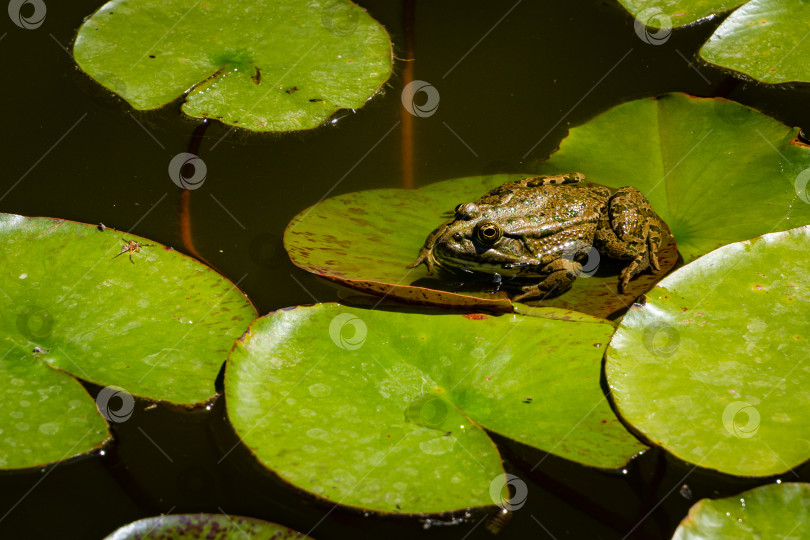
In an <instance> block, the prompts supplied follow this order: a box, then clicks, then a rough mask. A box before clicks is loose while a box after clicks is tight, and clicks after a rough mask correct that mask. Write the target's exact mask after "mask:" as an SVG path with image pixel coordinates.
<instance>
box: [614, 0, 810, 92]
mask: <svg viewBox="0 0 810 540" xmlns="http://www.w3.org/2000/svg"><path fill="white" fill-rule="evenodd" d="M619 3H621V4H622V5H623V6H624V7H625V8H626V9H627V11H629V12H630V13H631V14H632V15H633V16H634V17H635V18H636V21H635V24H636V32H638V33H639V37H640V38H641V39H642V40H643V41H645V42H647V43H650V44H653V45H656V44H659V43H663V42H665V41H666V40H667V39H668V38H669V34H670V32H671V31H672V28H673V27H678V26H683V25H687V24H692V23H695V22H698V21H700V20H702V19H707V18H712V17H713V16H714V15H716V14H720V13H724V12H727V11H730V10H732V9H734V8H737V9H735V10H734V11H733V13H731V15H729V16H728V17H727V18H726V20H725V21H723V23H722V24H721V25H720V26H719V27H718V28H717V30H715V32H714V34H712V36H711V37H710V38H709V40H708V41H707V42H706V43H705V44H704V45H703V47H702V48H701V49H700V56H701V57H702V58H703V59H704V60H706V61H707V62H711V63H713V64H716V65H718V66H720V67H722V68H726V69H730V70H733V71H736V72H739V73H742V74H744V75H746V76H748V77H751V78H753V79H756V80H759V81H762V82H765V83H771V84H776V83H787V82H794V81H795V82H810V63H808V62H807V58H808V56H810V41H807V40H805V38H806V37H807V28H808V24H810V5H808V4H807V2H806V1H805V0H750V1H748V2H745V1H741V0H619ZM738 6H740V7H738ZM645 27H646V29H645ZM649 29H654V30H653V31H650V30H649Z"/></svg>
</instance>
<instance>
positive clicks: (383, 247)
mask: <svg viewBox="0 0 810 540" xmlns="http://www.w3.org/2000/svg"><path fill="white" fill-rule="evenodd" d="M525 176H531V175H530V174H524V175H516V174H511V175H510V174H501V175H493V176H476V177H469V178H457V179H454V180H447V181H444V182H438V183H436V184H432V185H429V186H426V187H423V188H421V189H417V190H405V189H382V190H371V191H362V192H357V193H348V194H346V195H340V196H338V197H333V198H331V199H326V200H324V201H322V202H320V203H318V204H316V205H314V206H312V207H310V208H307V209H306V210H304V211H303V212H301V213H300V214H298V215H297V216H296V217H295V218H293V220H292V221H291V222H290V224H289V225H288V226H287V230H286V231H285V233H284V245H285V247H286V249H287V252H288V253H289V255H290V258H291V259H292V261H293V263H295V264H296V265H297V266H299V267H301V268H303V269H304V270H307V271H309V272H312V273H314V274H317V275H319V276H321V277H323V278H325V279H328V280H330V281H334V282H336V283H339V284H341V285H345V286H348V287H351V288H353V289H357V290H359V291H363V292H367V293H371V294H375V295H379V296H385V297H387V298H394V299H398V300H402V301H405V302H408V303H413V304H427V305H433V306H439V307H454V308H465V309H472V310H479V309H484V310H490V311H512V310H513V309H514V307H513V305H512V302H511V301H510V300H509V296H508V294H507V292H506V290H503V289H502V290H500V291H497V292H495V291H494V288H495V286H494V285H493V284H492V282H491V279H490V278H487V277H486V276H483V275H482V276H479V277H477V278H474V279H470V278H468V277H459V276H458V275H457V274H451V273H449V272H436V273H434V274H433V275H429V274H428V273H427V269H426V268H425V266H419V267H417V268H408V265H409V264H411V263H412V262H413V261H414V260H415V259H416V256H417V254H418V253H419V249H420V248H421V247H422V245H423V244H424V242H425V238H426V237H427V236H428V235H429V234H430V232H431V231H432V230H433V229H434V228H436V227H437V226H438V225H439V224H440V223H442V222H443V221H445V220H446V219H447V217H448V215H447V214H448V211H451V210H452V209H453V208H455V207H456V205H458V204H459V203H462V202H469V201H472V200H475V199H478V198H479V197H480V196H481V195H483V194H484V193H486V192H487V191H489V190H490V189H492V188H494V187H496V186H499V185H501V184H503V183H505V182H508V181H512V180H517V179H519V178H523V177H525ZM597 258H598V257H597ZM677 259H678V254H677V250H676V247H675V242H674V241H673V240H672V239H671V238H667V239H666V242H665V243H664V245H663V246H662V250H661V254H660V262H661V267H662V269H661V271H660V272H659V273H657V274H653V273H650V272H646V273H643V274H640V275H639V276H637V277H636V278H634V279H633V280H632V281H631V282H630V286H629V287H628V289H627V291H626V292H625V293H624V294H620V293H619V292H618V283H619V279H618V273H619V270H620V266H619V264H618V263H617V262H615V261H610V260H609V259H607V258H600V259H599V260H596V259H594V260H592V261H588V263H586V265H585V266H586V268H585V271H583V274H581V275H580V277H579V279H577V280H576V281H575V282H574V285H573V286H572V288H571V289H570V290H569V291H568V292H566V293H564V294H563V295H560V296H557V297H553V298H547V299H544V300H539V301H530V302H527V303H528V304H529V305H532V306H547V307H558V308H563V309H567V310H576V311H581V312H585V313H589V314H591V315H595V316H600V317H606V316H609V315H610V314H612V313H614V312H616V311H618V310H621V309H624V308H626V307H627V306H629V305H630V304H632V303H633V300H635V298H637V297H638V295H640V294H642V293H643V292H644V291H647V290H649V289H650V288H651V287H652V286H653V285H655V283H656V282H657V281H658V280H659V279H660V278H661V277H663V275H664V274H665V273H666V272H667V270H668V269H670V268H672V267H673V266H674V265H675V263H676V262H677Z"/></svg>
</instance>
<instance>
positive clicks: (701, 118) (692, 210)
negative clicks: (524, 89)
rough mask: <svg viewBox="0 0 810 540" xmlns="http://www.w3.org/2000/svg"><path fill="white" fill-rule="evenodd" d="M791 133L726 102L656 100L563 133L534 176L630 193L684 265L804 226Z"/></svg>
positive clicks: (801, 174)
mask: <svg viewBox="0 0 810 540" xmlns="http://www.w3.org/2000/svg"><path fill="white" fill-rule="evenodd" d="M798 131H799V130H798V128H788V127H787V126H785V125H784V124H782V123H780V122H778V121H776V120H774V119H773V118H769V117H767V116H765V115H763V114H762V113H760V112H758V111H756V110H754V109H750V108H748V107H745V106H743V105H740V104H738V103H735V102H733V101H728V100H725V99H720V98H715V99H706V98H696V97H692V96H688V95H686V94H677V93H674V94H665V95H663V96H660V97H658V98H650V99H641V100H637V101H631V102H629V103H625V104H622V105H619V106H617V107H615V108H613V109H610V110H608V111H607V112H605V113H603V114H601V115H599V116H597V117H596V118H594V119H593V120H591V121H590V122H588V123H587V124H585V125H582V126H579V127H576V128H573V129H571V131H570V132H569V134H568V137H566V138H565V139H564V140H563V142H562V143H561V144H560V149H559V150H558V151H557V152H556V153H554V154H552V156H551V158H549V160H548V161H546V162H544V163H541V164H540V165H539V169H540V172H543V173H546V174H551V173H557V172H565V171H569V170H579V171H580V172H583V173H585V175H586V176H587V177H588V179H590V180H592V181H594V182H598V183H600V184H604V185H607V186H611V187H619V186H624V185H631V186H634V187H636V188H638V189H639V190H641V191H642V193H644V195H646V197H647V198H648V199H649V200H650V203H651V204H652V206H653V208H655V210H656V212H657V213H658V214H659V215H660V216H661V218H662V219H663V220H664V221H665V222H666V223H667V224H668V225H669V228H670V230H671V231H672V234H674V235H675V240H676V241H677V243H678V250H679V251H680V253H681V255H682V256H683V259H684V261H686V262H689V261H692V260H694V259H695V258H696V257H699V256H701V255H703V254H705V253H708V252H709V251H712V250H713V249H715V248H717V247H719V246H722V245H725V244H729V243H731V242H736V241H740V240H745V239H748V238H753V237H755V236H758V235H761V234H765V233H768V232H773V231H779V230H785V229H789V228H792V227H798V226H801V225H806V224H809V223H810V204H807V203H805V202H804V201H806V200H810V199H808V195H807V192H806V184H807V181H808V180H810V171H805V170H806V169H807V168H808V167H810V149H808V147H807V146H804V145H802V144H801V143H797V141H796V136H797V134H798Z"/></svg>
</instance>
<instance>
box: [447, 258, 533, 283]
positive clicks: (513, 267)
mask: <svg viewBox="0 0 810 540" xmlns="http://www.w3.org/2000/svg"><path fill="white" fill-rule="evenodd" d="M435 255H436V262H437V263H438V264H439V266H440V267H442V268H444V269H445V270H448V271H450V272H455V273H458V272H462V273H480V274H500V275H502V276H509V277H527V278H529V277H535V276H539V275H541V274H540V272H539V269H540V265H538V264H532V263H499V262H492V263H489V262H485V261H480V260H471V259H465V258H462V257H459V256H454V255H448V254H446V253H441V252H438V253H436V254H435Z"/></svg>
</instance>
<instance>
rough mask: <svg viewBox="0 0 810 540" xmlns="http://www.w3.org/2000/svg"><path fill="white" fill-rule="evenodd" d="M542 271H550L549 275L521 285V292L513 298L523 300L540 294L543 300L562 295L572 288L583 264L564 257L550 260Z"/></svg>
mask: <svg viewBox="0 0 810 540" xmlns="http://www.w3.org/2000/svg"><path fill="white" fill-rule="evenodd" d="M542 271H543V272H548V273H549V275H548V276H546V277H545V278H543V280H542V281H541V282H540V283H536V284H534V285H524V286H523V287H521V288H520V291H521V294H519V295H517V296H515V297H513V298H512V300H513V301H515V302H521V301H523V300H525V299H527V298H535V297H538V296H539V297H541V298H540V299H541V300H543V299H545V298H550V297H552V296H557V295H560V294H562V293H564V292H565V291H567V290H568V289H570V288H571V285H572V284H573V283H574V281H576V279H577V276H579V273H580V272H581V271H582V265H581V264H580V263H578V262H576V261H571V260H568V259H565V258H562V259H557V260H555V261H552V262H550V263H549V264H547V265H546V266H544V267H543V270H542Z"/></svg>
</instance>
